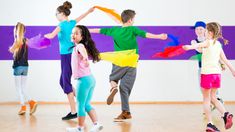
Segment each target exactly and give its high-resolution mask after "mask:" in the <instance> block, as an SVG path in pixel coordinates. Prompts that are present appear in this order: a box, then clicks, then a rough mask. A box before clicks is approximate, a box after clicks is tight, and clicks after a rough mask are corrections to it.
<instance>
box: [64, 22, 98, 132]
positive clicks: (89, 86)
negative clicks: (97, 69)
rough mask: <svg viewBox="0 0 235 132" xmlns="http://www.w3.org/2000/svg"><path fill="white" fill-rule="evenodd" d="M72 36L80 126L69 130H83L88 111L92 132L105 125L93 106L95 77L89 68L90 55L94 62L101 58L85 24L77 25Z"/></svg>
mask: <svg viewBox="0 0 235 132" xmlns="http://www.w3.org/2000/svg"><path fill="white" fill-rule="evenodd" d="M71 37H72V41H73V42H74V43H75V47H74V48H73V53H72V73H73V77H74V78H75V79H77V103H78V127H77V128H67V131H68V132H75V131H76V132H83V131H84V124H85V116H86V112H87V113H88V115H89V116H90V118H91V120H92V122H93V124H94V125H93V128H92V129H91V132H97V131H99V130H101V129H102V128H103V126H101V125H100V124H99V123H98V120H97V115H96V113H95V110H94V108H92V106H91V98H92V95H93V91H94V87H95V78H94V77H93V75H92V74H91V71H90V68H89V62H88V56H89V57H91V59H92V60H93V62H98V61H99V60H100V56H99V51H98V50H97V48H96V47H95V43H94V41H93V40H92V39H91V35H90V32H89V31H88V29H87V28H86V27H85V26H80V25H78V26H76V27H75V28H74V29H73V31H72V35H71Z"/></svg>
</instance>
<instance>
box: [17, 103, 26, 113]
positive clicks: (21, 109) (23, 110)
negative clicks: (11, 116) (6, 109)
mask: <svg viewBox="0 0 235 132" xmlns="http://www.w3.org/2000/svg"><path fill="white" fill-rule="evenodd" d="M25 112H26V106H25V105H23V106H21V108H20V111H19V112H18V115H24V114H25Z"/></svg>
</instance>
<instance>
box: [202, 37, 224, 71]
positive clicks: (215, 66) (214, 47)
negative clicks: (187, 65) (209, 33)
mask: <svg viewBox="0 0 235 132" xmlns="http://www.w3.org/2000/svg"><path fill="white" fill-rule="evenodd" d="M213 42H214V40H210V41H209V46H208V47H207V48H203V49H202V71H201V74H220V73H221V68H220V64H219V60H220V53H221V50H222V46H221V43H220V42H219V41H215V43H214V44H213Z"/></svg>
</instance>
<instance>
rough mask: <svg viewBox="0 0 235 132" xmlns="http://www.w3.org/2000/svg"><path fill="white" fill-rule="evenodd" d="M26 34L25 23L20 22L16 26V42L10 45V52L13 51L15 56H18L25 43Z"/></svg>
mask: <svg viewBox="0 0 235 132" xmlns="http://www.w3.org/2000/svg"><path fill="white" fill-rule="evenodd" d="M24 34H25V26H24V24H22V23H20V22H18V23H17V24H16V26H15V28H14V43H13V45H12V46H11V47H10V49H9V50H10V52H12V53H13V57H14V58H15V57H16V56H17V53H18V51H19V49H20V48H21V47H22V45H23V44H24V41H25V40H24V39H25V38H24Z"/></svg>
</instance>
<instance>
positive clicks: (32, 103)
mask: <svg viewBox="0 0 235 132" xmlns="http://www.w3.org/2000/svg"><path fill="white" fill-rule="evenodd" d="M37 106H38V103H37V102H36V101H33V100H30V101H29V107H30V115H32V114H33V113H34V112H35V111H36V109H37Z"/></svg>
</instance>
